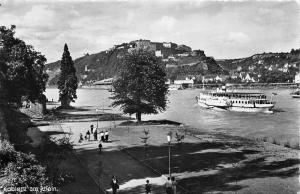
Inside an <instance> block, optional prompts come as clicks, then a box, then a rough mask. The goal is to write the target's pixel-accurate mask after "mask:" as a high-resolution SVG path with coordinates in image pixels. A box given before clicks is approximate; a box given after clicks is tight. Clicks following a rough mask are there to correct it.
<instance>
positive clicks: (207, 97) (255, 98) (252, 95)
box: [196, 90, 275, 113]
mask: <svg viewBox="0 0 300 194" xmlns="http://www.w3.org/2000/svg"><path fill="white" fill-rule="evenodd" d="M196 99H197V102H198V105H199V106H201V107H205V108H217V109H224V110H230V111H238V112H263V113H273V111H272V109H273V108H274V106H275V102H272V101H270V100H268V99H267V96H266V95H265V94H264V93H260V92H233V91H226V90H218V91H211V92H205V91H202V92H200V95H199V96H198V97H196Z"/></svg>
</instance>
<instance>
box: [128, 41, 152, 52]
mask: <svg viewBox="0 0 300 194" xmlns="http://www.w3.org/2000/svg"><path fill="white" fill-rule="evenodd" d="M130 44H131V45H132V48H131V49H130V50H140V49H142V50H150V51H155V50H156V47H155V44H152V43H151V41H150V40H142V39H140V40H135V41H131V42H130Z"/></svg>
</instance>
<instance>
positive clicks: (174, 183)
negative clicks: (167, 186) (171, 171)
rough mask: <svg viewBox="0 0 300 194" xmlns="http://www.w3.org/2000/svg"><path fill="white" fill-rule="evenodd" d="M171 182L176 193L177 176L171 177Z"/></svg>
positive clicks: (174, 193)
mask: <svg viewBox="0 0 300 194" xmlns="http://www.w3.org/2000/svg"><path fill="white" fill-rule="evenodd" d="M171 182H172V190H173V194H176V189H177V181H176V180H175V177H172V178H171Z"/></svg>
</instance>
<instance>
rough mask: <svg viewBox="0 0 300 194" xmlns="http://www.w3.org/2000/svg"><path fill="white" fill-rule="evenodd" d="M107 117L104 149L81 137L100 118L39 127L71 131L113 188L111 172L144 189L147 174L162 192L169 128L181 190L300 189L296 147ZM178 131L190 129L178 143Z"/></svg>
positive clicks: (96, 178)
mask: <svg viewBox="0 0 300 194" xmlns="http://www.w3.org/2000/svg"><path fill="white" fill-rule="evenodd" d="M79 112H80V111H79ZM101 123H102V124H101V126H100V124H99V129H98V130H99V131H100V130H107V129H108V130H109V133H110V139H111V140H112V141H111V142H109V143H103V152H102V153H101V154H99V152H98V142H97V141H86V142H84V143H78V140H79V134H80V133H83V134H85V132H86V130H87V129H89V126H90V125H91V124H93V125H94V126H95V122H91V121H85V122H81V121H80V122H60V125H57V124H56V125H49V126H41V127H39V130H40V131H41V132H42V133H44V134H47V135H50V136H56V137H57V136H60V135H62V134H64V133H71V139H72V141H73V142H74V149H75V154H76V157H78V159H79V161H80V164H81V165H82V166H84V169H85V170H86V171H87V173H88V174H89V176H90V177H91V179H92V180H93V182H95V183H97V186H100V187H101V188H102V189H103V190H106V191H110V190H109V188H110V185H109V183H110V179H111V176H112V175H116V176H117V177H118V179H119V182H120V193H142V192H143V189H144V184H145V181H146V179H149V180H150V183H151V184H152V185H153V188H154V190H155V193H162V192H163V190H164V187H163V185H164V183H165V177H166V176H167V175H168V145H167V142H166V135H167V133H169V131H172V132H173V139H172V146H171V158H172V159H171V172H172V175H173V176H175V177H176V179H177V181H178V183H179V186H180V187H179V191H180V193H232V192H238V193H257V192H261V193H278V191H280V193H282V192H283V193H297V192H298V191H299V190H300V188H299V186H298V177H297V176H298V165H299V163H300V161H299V159H298V151H296V150H293V149H289V148H286V147H283V146H277V145H273V144H271V143H268V142H262V141H254V140H249V139H246V138H242V137H238V136H230V135H226V134H224V133H213V132H205V131H203V130H201V129H198V128H192V127H189V126H184V125H173V124H164V125H161V124H158V123H155V125H153V124H152V123H148V124H147V123H144V124H143V125H134V124H133V123H131V122H129V123H131V124H130V125H126V122H125V124H120V125H118V123H117V124H116V125H115V126H114V125H112V124H111V123H112V122H110V121H107V122H101ZM127 123H128V122H127ZM144 130H146V131H147V130H149V139H148V141H147V146H145V145H144V143H143V142H142V138H141V137H144V136H145V133H144V132H143V131H144ZM176 132H177V133H178V134H180V136H181V135H184V137H185V138H184V140H183V143H182V144H176V140H175V139H176V138H175V135H174V134H175V133H176ZM74 184H76V182H75V183H74ZM79 184H80V183H78V184H77V187H80V185H79ZM81 186H83V187H85V186H84V185H81Z"/></svg>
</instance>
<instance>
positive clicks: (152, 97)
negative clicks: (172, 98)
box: [112, 50, 168, 122]
mask: <svg viewBox="0 0 300 194" xmlns="http://www.w3.org/2000/svg"><path fill="white" fill-rule="evenodd" d="M165 81H166V73H165V69H164V67H163V66H162V63H161V61H160V59H158V58H157V57H155V55H154V54H153V53H151V52H150V51H144V50H137V51H133V52H131V53H127V54H126V55H125V57H124V62H123V67H122V68H121V72H120V75H119V76H118V78H117V79H116V80H115V81H114V82H113V88H114V91H113V97H112V99H113V100H114V102H113V103H112V106H114V107H116V106H120V107H121V109H122V110H123V112H124V113H128V114H136V119H137V121H138V122H140V121H141V114H157V113H158V111H164V110H165V109H166V103H167V93H168V87H167V86H166V85H165Z"/></svg>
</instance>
